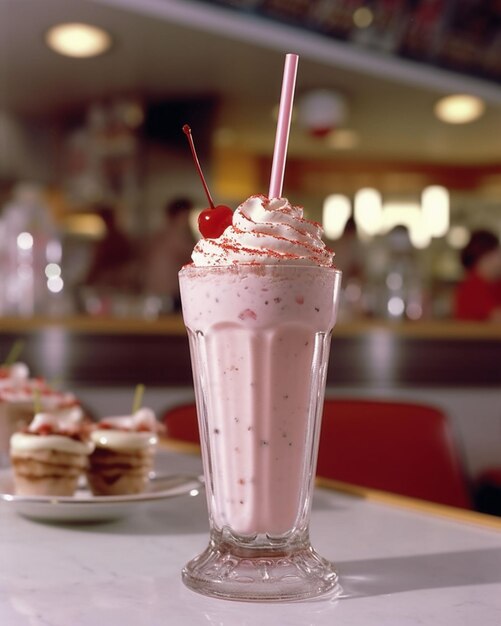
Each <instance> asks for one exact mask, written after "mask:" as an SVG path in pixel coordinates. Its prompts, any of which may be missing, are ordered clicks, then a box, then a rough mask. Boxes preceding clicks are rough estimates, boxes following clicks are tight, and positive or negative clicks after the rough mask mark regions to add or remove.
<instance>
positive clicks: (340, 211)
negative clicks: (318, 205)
mask: <svg viewBox="0 0 501 626" xmlns="http://www.w3.org/2000/svg"><path fill="white" fill-rule="evenodd" d="M350 214H351V203H350V199H349V198H347V197H346V196H343V195H340V194H332V195H330V196H327V198H326V199H325V200H324V206H323V211H322V226H323V229H324V232H325V236H326V237H328V238H329V239H339V237H341V235H342V234H343V230H344V228H345V226H346V222H347V220H348V218H349V217H350Z"/></svg>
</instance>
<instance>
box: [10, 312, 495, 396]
mask: <svg viewBox="0 0 501 626" xmlns="http://www.w3.org/2000/svg"><path fill="white" fill-rule="evenodd" d="M16 339H21V340H24V341H25V349H24V351H23V355H22V358H23V359H24V360H25V361H26V363H27V364H28V365H29V367H30V369H31V371H32V372H34V373H36V374H37V375H40V376H45V377H46V378H48V379H52V378H61V377H63V378H64V380H65V385H66V386H67V387H68V386H69V387H75V388H76V387H85V386H87V387H88V386H91V387H116V386H118V387H130V386H131V385H136V384H137V382H138V380H141V381H142V382H144V384H146V385H148V386H149V387H152V386H153V387H183V386H184V387H191V386H192V370H191V361H190V353H189V345H188V337H187V335H186V331H185V329H184V325H183V321H182V318H181V317H179V316H171V317H165V318H162V319H161V320H157V321H143V320H131V319H109V318H102V319H101V318H99V319H97V318H96V319H94V318H89V317H74V318H68V319H65V320H61V321H58V320H55V319H50V320H49V319H45V318H33V319H13V318H4V319H1V318H0V358H1V355H2V354H3V355H6V354H7V353H8V351H9V349H10V348H11V346H12V343H13V342H14V341H15V340H16ZM500 356H501V325H499V326H493V325H488V324H473V325H470V324H454V323H450V324H447V323H442V322H440V323H439V322H436V323H424V322H423V323H422V324H421V323H419V324H389V323H385V322H360V323H353V324H346V325H344V324H340V325H339V326H338V327H336V328H335V329H334V334H333V337H332V349H331V353H330V360H329V368H328V373H327V383H328V385H329V386H332V387H337V388H343V387H349V388H364V389H367V390H369V389H378V390H379V389H396V388H425V387H431V388H461V389H464V388H466V387H474V388H500V387H501V369H500V367H499V360H500Z"/></svg>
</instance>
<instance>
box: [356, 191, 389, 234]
mask: <svg viewBox="0 0 501 626" xmlns="http://www.w3.org/2000/svg"><path fill="white" fill-rule="evenodd" d="M354 207H355V209H354V217H355V222H356V224H357V229H359V230H360V232H361V233H365V234H367V235H370V236H372V235H376V234H377V233H378V232H379V229H380V228H381V219H382V211H383V201H382V198H381V194H380V193H379V191H377V189H371V188H370V187H367V188H364V189H359V190H358V191H357V193H356V194H355V203H354Z"/></svg>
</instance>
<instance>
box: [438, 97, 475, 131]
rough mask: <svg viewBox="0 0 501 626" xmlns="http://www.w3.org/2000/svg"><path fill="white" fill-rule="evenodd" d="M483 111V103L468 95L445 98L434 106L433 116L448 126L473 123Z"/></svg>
mask: <svg viewBox="0 0 501 626" xmlns="http://www.w3.org/2000/svg"><path fill="white" fill-rule="evenodd" d="M484 111H485V103H484V101H483V100H481V99H480V98H477V97H476V96H470V95H468V94H457V95H454V96H447V97H446V98H442V99H441V100H439V101H438V102H437V103H436V104H435V115H436V116H437V117H438V119H440V120H442V122H447V123H448V124H467V123H468V122H473V121H474V120H476V119H478V118H479V117H480V116H481V115H483V113H484Z"/></svg>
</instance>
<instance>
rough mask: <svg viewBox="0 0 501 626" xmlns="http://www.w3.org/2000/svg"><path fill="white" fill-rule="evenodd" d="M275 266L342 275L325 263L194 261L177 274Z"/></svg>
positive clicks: (337, 269)
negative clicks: (197, 262)
mask: <svg viewBox="0 0 501 626" xmlns="http://www.w3.org/2000/svg"><path fill="white" fill-rule="evenodd" d="M269 267H271V268H277V269H281V270H282V269H285V268H290V269H291V270H292V269H302V270H321V271H328V272H333V273H334V274H339V275H342V273H343V270H341V269H339V268H338V267H333V266H329V267H328V266H326V265H310V264H307V263H235V264H231V265H195V264H194V263H189V264H187V265H183V267H182V268H181V269H180V270H179V275H181V274H183V273H184V272H191V271H205V272H207V271H209V272H210V271H217V270H219V271H222V270H233V271H238V270H241V269H244V268H245V269H258V268H269Z"/></svg>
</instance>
